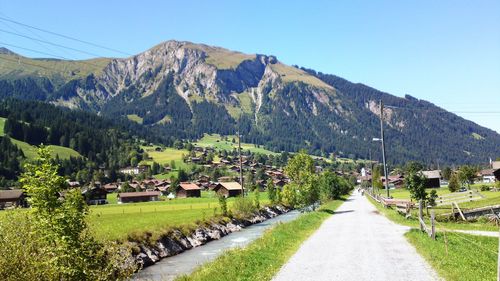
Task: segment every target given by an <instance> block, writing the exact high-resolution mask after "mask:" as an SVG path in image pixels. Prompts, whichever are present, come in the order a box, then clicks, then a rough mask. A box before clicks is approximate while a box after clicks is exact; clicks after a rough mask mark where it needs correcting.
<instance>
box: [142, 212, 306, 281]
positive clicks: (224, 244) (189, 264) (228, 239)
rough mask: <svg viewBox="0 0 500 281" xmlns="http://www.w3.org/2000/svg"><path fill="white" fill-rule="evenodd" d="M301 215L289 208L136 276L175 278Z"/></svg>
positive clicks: (161, 262) (155, 278) (160, 262)
mask: <svg viewBox="0 0 500 281" xmlns="http://www.w3.org/2000/svg"><path fill="white" fill-rule="evenodd" d="M299 215H300V212H299V211H290V212H288V213H285V214H283V215H279V216H277V217H274V218H271V219H268V220H266V221H264V222H261V223H258V224H254V225H251V226H248V227H246V228H243V229H241V230H240V231H238V232H233V233H231V234H229V235H227V236H224V237H222V238H221V239H219V240H215V241H211V242H208V243H207V244H205V245H203V246H199V247H196V248H192V249H190V250H187V251H185V252H183V253H180V254H178V255H175V256H172V257H168V258H165V259H163V260H161V261H159V262H158V263H156V264H154V265H152V266H149V267H146V268H144V269H143V270H141V271H139V272H138V273H136V274H135V276H134V277H133V280H145V281H146V280H148V281H153V280H161V281H169V280H174V279H175V278H177V277H179V276H181V275H183V274H189V273H191V272H193V271H194V270H195V269H196V268H197V267H198V266H200V265H202V264H204V263H206V262H209V261H212V260H214V259H215V258H217V257H218V256H220V255H221V254H223V253H224V252H225V251H227V250H230V249H233V248H236V247H244V246H246V245H247V244H249V243H250V242H252V241H254V240H256V239H257V238H259V237H261V236H262V235H263V234H264V232H265V231H266V230H267V229H269V228H271V227H273V226H274V225H276V224H278V223H286V222H289V221H292V220H294V219H296V218H297V217H299Z"/></svg>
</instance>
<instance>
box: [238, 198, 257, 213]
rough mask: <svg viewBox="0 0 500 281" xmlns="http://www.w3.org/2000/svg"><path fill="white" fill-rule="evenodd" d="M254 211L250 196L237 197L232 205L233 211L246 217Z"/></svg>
mask: <svg viewBox="0 0 500 281" xmlns="http://www.w3.org/2000/svg"><path fill="white" fill-rule="evenodd" d="M255 211H256V208H255V206H254V204H253V201H252V199H251V198H250V197H248V196H247V197H241V196H240V197H237V198H236V200H235V201H234V205H233V213H234V214H235V215H236V216H239V217H248V216H250V215H251V214H252V213H253V212H255Z"/></svg>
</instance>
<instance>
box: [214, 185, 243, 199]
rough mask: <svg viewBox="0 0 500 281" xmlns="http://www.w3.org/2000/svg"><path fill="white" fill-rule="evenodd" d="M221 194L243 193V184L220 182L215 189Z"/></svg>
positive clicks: (228, 195) (236, 194) (227, 195)
mask: <svg viewBox="0 0 500 281" xmlns="http://www.w3.org/2000/svg"><path fill="white" fill-rule="evenodd" d="M213 190H214V191H215V192H217V193H218V194H219V195H222V196H224V197H235V196H239V195H241V191H242V188H241V185H240V184H239V183H237V182H234V181H233V182H220V183H218V184H217V185H216V186H215V187H214V189H213Z"/></svg>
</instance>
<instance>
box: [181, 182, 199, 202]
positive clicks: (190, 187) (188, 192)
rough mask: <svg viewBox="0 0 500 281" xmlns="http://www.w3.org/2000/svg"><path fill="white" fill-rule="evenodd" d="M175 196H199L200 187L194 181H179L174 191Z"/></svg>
mask: <svg viewBox="0 0 500 281" xmlns="http://www.w3.org/2000/svg"><path fill="white" fill-rule="evenodd" d="M176 197H177V198H187V197H201V188H200V187H199V186H197V185H196V184H194V183H190V182H181V183H180V184H179V187H178V188H177V191H176Z"/></svg>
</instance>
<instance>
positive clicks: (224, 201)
mask: <svg viewBox="0 0 500 281" xmlns="http://www.w3.org/2000/svg"><path fill="white" fill-rule="evenodd" d="M218 196H219V206H220V210H221V212H222V215H223V216H227V215H228V213H227V199H226V197H225V196H224V195H220V194H218Z"/></svg>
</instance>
